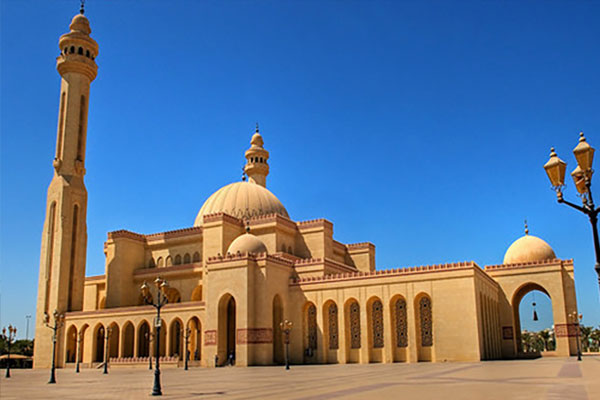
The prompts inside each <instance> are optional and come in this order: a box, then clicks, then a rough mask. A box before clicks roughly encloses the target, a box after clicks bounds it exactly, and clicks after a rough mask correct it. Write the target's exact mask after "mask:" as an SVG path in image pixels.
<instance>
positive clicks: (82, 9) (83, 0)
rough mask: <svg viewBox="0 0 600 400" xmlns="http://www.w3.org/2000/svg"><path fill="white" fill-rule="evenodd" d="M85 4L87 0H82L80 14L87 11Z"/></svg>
mask: <svg viewBox="0 0 600 400" xmlns="http://www.w3.org/2000/svg"><path fill="white" fill-rule="evenodd" d="M84 6H85V0H81V6H80V7H79V14H82V15H83V13H84V11H85V10H84Z"/></svg>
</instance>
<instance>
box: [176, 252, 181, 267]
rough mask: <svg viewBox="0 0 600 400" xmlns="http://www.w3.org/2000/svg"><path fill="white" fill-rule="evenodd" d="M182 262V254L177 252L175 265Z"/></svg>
mask: <svg viewBox="0 0 600 400" xmlns="http://www.w3.org/2000/svg"><path fill="white" fill-rule="evenodd" d="M180 264H181V255H180V254H177V255H176V256H175V265H180Z"/></svg>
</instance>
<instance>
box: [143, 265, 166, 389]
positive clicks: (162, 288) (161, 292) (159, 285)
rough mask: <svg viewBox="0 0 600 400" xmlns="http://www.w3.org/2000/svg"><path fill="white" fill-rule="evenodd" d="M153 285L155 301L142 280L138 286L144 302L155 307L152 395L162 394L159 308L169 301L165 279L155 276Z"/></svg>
mask: <svg viewBox="0 0 600 400" xmlns="http://www.w3.org/2000/svg"><path fill="white" fill-rule="evenodd" d="M154 285H155V286H156V289H157V290H156V302H155V301H154V300H153V299H152V295H151V294H150V287H149V286H148V284H147V283H146V282H144V283H143V284H142V286H141V288H140V290H141V291H142V296H143V297H144V301H145V302H146V304H148V305H151V306H153V307H154V308H156V319H155V320H154V327H155V328H156V334H155V336H154V342H155V343H156V346H155V348H156V357H155V358H156V366H155V368H154V387H153V388H152V396H162V390H161V387H160V356H159V354H160V328H161V325H162V324H161V319H160V309H161V308H162V307H163V306H164V305H165V304H167V303H168V302H169V299H168V298H167V289H168V288H169V285H168V283H167V281H165V280H164V279H161V278H160V277H157V278H156V279H155V280H154Z"/></svg>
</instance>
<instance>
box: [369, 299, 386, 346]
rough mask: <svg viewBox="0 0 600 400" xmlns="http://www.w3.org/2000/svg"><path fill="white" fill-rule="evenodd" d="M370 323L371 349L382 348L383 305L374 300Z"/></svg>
mask: <svg viewBox="0 0 600 400" xmlns="http://www.w3.org/2000/svg"><path fill="white" fill-rule="evenodd" d="M371 323H372V325H373V326H372V327H371V329H372V330H373V348H376V349H377V348H381V347H383V304H381V301H379V300H375V301H374V302H373V304H372V305H371Z"/></svg>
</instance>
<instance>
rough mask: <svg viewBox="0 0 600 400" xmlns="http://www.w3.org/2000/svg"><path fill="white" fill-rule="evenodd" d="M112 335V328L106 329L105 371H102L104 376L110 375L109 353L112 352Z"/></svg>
mask: <svg viewBox="0 0 600 400" xmlns="http://www.w3.org/2000/svg"><path fill="white" fill-rule="evenodd" d="M111 333H112V328H106V329H105V330H104V371H102V373H103V374H108V351H109V350H110V348H109V346H108V345H109V339H110V334H111Z"/></svg>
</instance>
